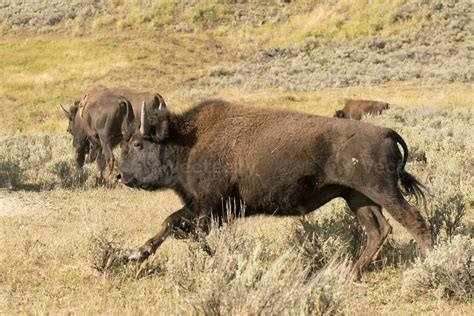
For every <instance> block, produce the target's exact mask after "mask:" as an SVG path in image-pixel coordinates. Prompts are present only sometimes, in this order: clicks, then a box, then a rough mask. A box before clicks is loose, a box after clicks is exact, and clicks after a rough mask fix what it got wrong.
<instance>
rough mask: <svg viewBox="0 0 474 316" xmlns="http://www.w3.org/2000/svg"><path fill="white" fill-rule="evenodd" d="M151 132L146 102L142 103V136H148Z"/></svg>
mask: <svg viewBox="0 0 474 316" xmlns="http://www.w3.org/2000/svg"><path fill="white" fill-rule="evenodd" d="M149 132H150V126H149V125H148V120H147V117H146V102H145V101H143V103H142V114H141V117H140V134H142V136H145V135H148V134H149Z"/></svg>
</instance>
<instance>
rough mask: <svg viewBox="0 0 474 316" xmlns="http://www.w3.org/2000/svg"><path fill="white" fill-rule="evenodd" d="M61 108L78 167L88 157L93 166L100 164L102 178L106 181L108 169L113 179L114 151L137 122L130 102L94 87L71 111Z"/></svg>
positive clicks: (101, 88) (106, 90)
mask: <svg viewBox="0 0 474 316" xmlns="http://www.w3.org/2000/svg"><path fill="white" fill-rule="evenodd" d="M60 107H61V110H62V111H63V112H64V114H65V115H66V117H67V118H68V119H69V126H68V129H67V130H68V132H69V133H70V134H71V135H72V136H73V146H74V148H75V150H76V167H77V168H78V169H82V167H83V165H84V161H85V156H86V154H88V155H89V161H90V162H92V161H94V160H97V166H98V169H99V173H100V174H99V177H100V178H101V179H102V178H103V172H104V170H105V169H106V168H107V169H108V173H107V175H108V176H109V175H110V174H111V173H112V170H113V167H114V156H113V153H112V149H113V147H115V146H116V145H117V144H119V143H120V141H121V140H122V137H123V131H124V130H126V129H127V127H128V126H129V125H130V124H132V123H133V121H134V115H133V109H132V106H131V104H130V102H129V101H128V100H127V99H126V98H125V97H123V96H120V95H118V94H116V93H114V92H112V91H110V90H109V89H107V88H106V87H104V86H91V87H89V88H87V89H86V94H85V95H84V97H83V98H82V99H81V100H80V101H75V102H74V103H73V105H72V107H71V108H70V110H69V111H68V110H66V109H65V108H64V107H63V106H62V105H60Z"/></svg>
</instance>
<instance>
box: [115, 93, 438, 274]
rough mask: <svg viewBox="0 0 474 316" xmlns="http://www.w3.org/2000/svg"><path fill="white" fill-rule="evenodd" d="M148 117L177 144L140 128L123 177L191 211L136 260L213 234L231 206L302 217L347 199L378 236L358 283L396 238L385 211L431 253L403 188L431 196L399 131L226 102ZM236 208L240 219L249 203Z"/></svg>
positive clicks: (372, 236) (129, 143)
mask: <svg viewBox="0 0 474 316" xmlns="http://www.w3.org/2000/svg"><path fill="white" fill-rule="evenodd" d="M142 115H143V118H142V119H143V120H145V121H146V122H147V123H149V125H150V126H149V127H150V128H147V129H149V130H152V129H151V127H153V128H154V129H157V130H161V129H163V126H166V129H167V135H168V138H166V139H164V140H157V139H156V138H153V137H152V133H151V134H149V132H145V131H144V129H142V133H140V131H139V129H138V127H136V128H132V129H131V130H130V131H129V133H128V134H127V135H126V136H125V138H124V141H123V144H122V156H121V160H122V161H121V164H120V171H121V174H120V179H121V181H122V182H123V183H124V184H125V185H128V186H132V187H138V188H143V189H148V190H154V189H159V188H171V189H173V190H174V191H175V192H177V193H178V194H179V196H180V197H181V199H182V201H183V204H184V205H183V207H182V208H181V209H180V210H178V211H176V212H175V213H173V214H171V215H170V216H169V217H168V218H166V220H165V221H164V222H163V224H162V225H161V228H160V229H159V231H158V233H157V234H156V235H155V236H154V237H152V238H150V239H149V240H148V241H147V242H145V244H144V245H143V246H142V247H140V248H139V250H138V251H136V252H135V253H133V254H132V255H131V256H130V259H136V260H144V259H146V258H147V257H148V256H150V255H151V254H153V253H154V252H155V251H156V250H157V248H158V247H159V246H160V244H161V243H162V242H163V241H164V240H165V238H166V237H168V236H169V235H170V234H179V235H182V233H183V229H182V228H184V227H186V228H192V227H199V228H203V227H206V221H207V220H208V219H209V218H210V217H211V215H212V216H214V217H217V218H218V219H220V220H221V221H222V220H224V219H225V213H226V210H225V209H224V207H223V205H225V203H223V201H227V200H232V201H244V202H245V216H249V215H254V214H272V215H302V214H306V213H309V212H311V211H313V210H315V209H317V208H319V207H321V206H322V205H324V204H326V203H327V202H329V201H330V200H332V199H334V198H337V197H341V198H343V199H345V200H346V202H347V203H348V205H349V207H350V208H351V210H352V211H353V212H354V214H355V216H356V217H357V219H358V221H359V223H360V224H361V225H362V226H363V228H364V230H365V232H366V234H367V238H368V240H367V245H366V248H365V249H364V251H363V253H362V255H361V257H360V258H359V259H358V261H357V263H356V265H355V269H354V271H355V272H356V275H360V272H362V270H364V269H365V268H366V267H367V266H368V264H369V263H370V262H371V261H372V260H374V259H375V258H376V256H377V254H378V252H379V251H380V250H381V248H382V246H383V244H384V242H385V241H386V239H387V237H388V234H389V233H390V232H391V229H392V228H391V226H390V225H389V223H388V222H387V221H386V219H385V218H384V216H383V214H382V211H381V208H382V207H383V208H385V209H386V210H387V211H388V212H389V213H390V214H391V215H392V216H393V217H394V218H395V219H396V220H397V221H398V222H400V223H401V224H402V225H403V226H404V227H405V228H406V229H407V230H408V231H409V232H410V233H411V234H412V235H413V236H414V238H415V239H416V241H417V242H418V245H419V246H420V248H421V250H422V251H423V253H426V252H427V251H428V250H429V249H431V238H430V234H429V232H428V229H427V227H426V225H425V222H424V220H423V218H422V217H421V215H420V213H419V211H418V210H417V209H416V208H415V207H412V206H411V205H410V204H409V203H408V202H407V201H406V200H405V198H404V196H403V193H402V191H401V190H400V189H399V182H400V183H401V185H402V187H403V188H404V192H406V193H412V194H415V193H416V194H418V195H419V196H421V197H422V196H423V192H422V190H421V185H420V184H419V183H418V182H417V181H416V179H415V178H414V177H413V176H411V175H410V174H409V173H407V172H406V171H405V169H404V167H405V162H406V158H407V155H408V149H407V146H406V144H405V142H404V141H403V139H402V138H401V137H400V136H399V135H398V134H397V133H396V132H394V131H393V130H391V129H386V128H380V127H376V126H373V125H370V124H367V123H362V122H358V121H350V120H338V119H333V118H327V117H321V116H314V115H309V114H304V113H296V112H290V111H284V110H270V109H264V108H258V107H246V106H241V105H236V104H231V103H227V102H224V101H220V100H210V101H206V102H203V103H201V104H199V105H197V106H195V107H194V108H192V109H190V110H189V111H187V112H185V113H183V114H180V115H178V114H173V113H171V114H170V113H169V112H166V115H165V114H160V113H154V115H149V114H147V112H146V111H142ZM143 120H142V122H145V121H143ZM397 144H400V145H401V146H402V149H403V152H404V156H403V159H402V155H401V153H400V150H399V148H398V145H397ZM235 208H236V211H237V213H238V212H239V211H240V205H239V203H237V206H236V207H235ZM186 230H187V229H186Z"/></svg>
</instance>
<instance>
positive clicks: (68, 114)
mask: <svg viewBox="0 0 474 316" xmlns="http://www.w3.org/2000/svg"><path fill="white" fill-rule="evenodd" d="M59 108H60V109H61V110H62V111H63V112H64V115H66V116H67V118H69V117H71V113H69V111H68V110H66V109H65V108H64V106H63V105H62V104H59Z"/></svg>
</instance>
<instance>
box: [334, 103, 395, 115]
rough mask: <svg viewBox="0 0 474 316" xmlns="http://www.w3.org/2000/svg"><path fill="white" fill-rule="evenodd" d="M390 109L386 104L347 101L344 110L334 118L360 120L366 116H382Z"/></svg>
mask: <svg viewBox="0 0 474 316" xmlns="http://www.w3.org/2000/svg"><path fill="white" fill-rule="evenodd" d="M389 108H390V104H388V103H386V102H379V101H369V100H352V99H346V100H345V106H344V108H343V109H342V110H337V111H336V113H335V114H334V117H339V118H348V119H352V120H360V119H362V116H364V114H381V113H382V112H383V111H384V110H387V109H389Z"/></svg>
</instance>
